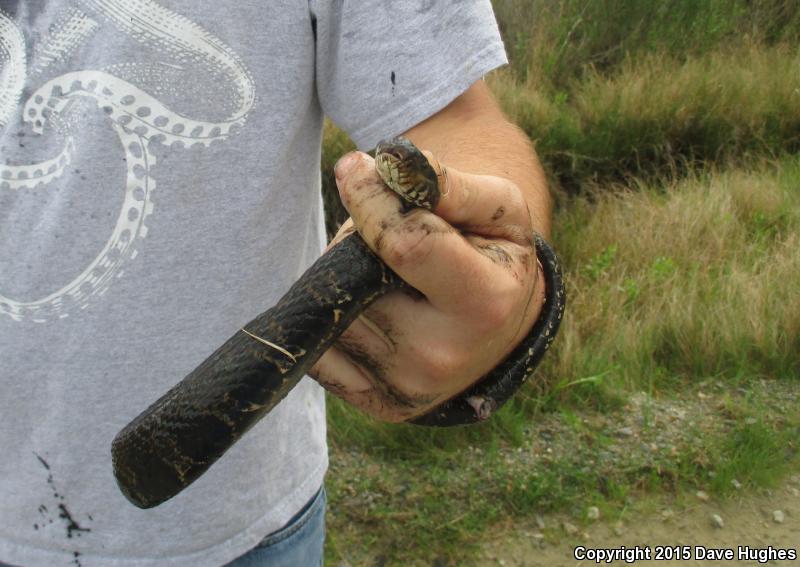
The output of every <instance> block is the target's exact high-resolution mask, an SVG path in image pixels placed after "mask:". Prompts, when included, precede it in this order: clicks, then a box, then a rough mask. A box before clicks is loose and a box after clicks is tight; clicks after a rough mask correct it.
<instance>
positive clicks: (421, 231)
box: [336, 152, 535, 320]
mask: <svg viewBox="0 0 800 567" xmlns="http://www.w3.org/2000/svg"><path fill="white" fill-rule="evenodd" d="M434 167H438V168H440V170H441V167H442V166H441V164H435V165H434ZM336 176H337V184H338V185H339V191H340V195H341V197H342V202H343V203H344V205H345V207H346V208H347V210H348V211H349V212H350V214H351V215H352V218H353V221H354V223H355V225H356V226H357V227H358V229H359V232H360V233H361V235H362V236H363V237H364V239H365V241H366V242H367V244H368V245H369V246H370V247H371V248H372V249H373V250H374V251H375V252H376V253H377V254H378V255H379V256H381V257H382V258H383V260H384V261H385V262H386V263H387V264H388V265H389V266H390V267H391V268H392V269H393V270H394V271H395V272H397V273H398V275H399V276H400V277H401V278H403V279H404V280H405V281H406V282H408V283H409V284H410V285H411V286H413V287H415V288H416V289H418V290H419V291H421V292H422V293H423V294H425V296H426V298H427V299H428V300H429V301H430V302H431V303H433V304H434V305H435V306H436V307H437V308H439V309H442V310H444V311H447V312H450V313H452V312H469V313H482V312H484V311H487V310H490V311H492V313H493V314H492V315H491V317H490V319H491V320H494V319H495V317H502V316H503V314H504V313H506V311H507V310H506V304H505V303H503V302H502V301H501V300H500V299H498V298H504V297H508V298H509V301H508V304H511V303H512V300H513V298H514V297H515V296H516V294H518V292H519V290H518V287H517V286H518V285H519V284H520V282H522V281H524V280H525V279H526V278H525V277H524V274H521V273H519V271H520V270H529V269H530V267H531V266H532V265H533V264H535V254H534V253H533V248H532V246H531V236H530V231H529V230H526V229H525V228H523V227H526V226H529V225H530V221H529V219H528V218H527V209H526V208H525V207H524V202H522V201H521V197H519V196H515V194H514V186H513V184H511V183H510V182H504V180H502V179H500V178H495V177H492V176H480V175H471V174H463V173H461V172H459V171H456V170H450V169H448V170H447V184H448V187H447V188H446V193H447V194H446V196H445V197H444V198H443V199H442V200H441V201H440V205H439V207H438V208H437V210H436V213H437V214H432V213H430V212H429V211H426V210H424V209H412V210H411V211H409V212H404V210H403V207H401V205H400V200H399V197H397V196H396V195H395V194H394V193H393V192H392V191H391V190H390V189H388V188H387V187H386V186H385V185H384V184H383V182H382V181H381V180H380V178H379V177H378V175H377V173H375V171H374V161H373V160H372V158H370V157H369V156H367V155H366V154H363V153H360V152H352V153H350V154H347V155H346V156H345V157H344V158H342V160H340V162H339V164H337V167H336ZM517 193H518V191H517ZM520 203H522V204H520ZM439 215H441V216H439ZM448 220H449V221H450V222H447V221H448ZM451 223H452V224H451ZM453 225H461V226H462V227H463V226H470V227H473V228H474V227H479V226H480V227H483V228H481V230H480V234H477V235H476V234H468V235H466V236H465V235H462V233H461V232H460V231H459V230H457V229H456V228H455V227H454V226H453ZM459 228H461V227H459ZM476 232H477V231H476ZM498 264H500V265H503V266H504V267H505V268H507V269H508V270H510V272H511V273H510V274H509V275H510V277H508V278H498V277H497V266H498ZM488 291H491V297H493V298H495V301H494V302H493V303H492V305H488V306H487V305H486V300H485V298H486V297H487V292H488ZM495 312H497V314H496V315H494V313H495Z"/></svg>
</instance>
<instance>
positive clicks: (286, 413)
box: [0, 0, 550, 567]
mask: <svg viewBox="0 0 800 567" xmlns="http://www.w3.org/2000/svg"><path fill="white" fill-rule="evenodd" d="M0 51H1V52H2V53H0V61H2V65H3V67H2V69H3V71H2V73H1V74H0V126H1V127H2V131H1V132H0V154H1V155H2V160H0V360H2V365H1V366H0V384H2V390H3V396H2V402H1V403H0V408H1V409H2V411H0V416H2V417H0V420H2V427H1V428H0V443H2V450H3V459H2V461H0V563H4V564H6V565H22V566H25V567H39V566H47V567H53V566H67V565H79V566H83V567H97V566H101V567H109V566H110V567H117V566H119V567H145V566H148V567H149V566H175V567H177V566H183V565H192V566H194V567H201V566H206V565H208V566H217V565H225V564H231V565H235V566H239V567H246V566H247V565H312V564H319V563H321V561H322V559H321V553H322V541H323V533H324V527H323V515H324V491H323V490H322V489H321V486H322V483H323V478H324V474H325V471H326V467H327V452H326V445H325V413H324V396H323V389H322V388H320V387H319V385H318V384H317V383H316V382H314V381H313V380H311V379H309V378H305V379H304V380H303V381H302V382H301V383H300V384H299V385H298V386H297V387H296V388H294V390H292V391H291V392H290V393H289V395H288V396H287V398H286V399H285V400H284V401H283V402H281V403H280V404H279V405H278V406H277V407H276V408H275V409H274V410H273V411H272V412H271V413H270V414H269V415H268V416H267V417H266V418H265V419H263V420H262V421H261V422H260V423H259V424H258V425H257V426H256V427H255V428H254V429H253V430H251V431H250V432H249V433H248V434H247V435H245V437H244V438H243V439H242V440H241V441H240V442H239V443H238V444H237V445H236V446H234V447H233V448H232V449H231V450H230V451H229V452H228V453H227V454H226V455H225V457H224V458H223V459H221V460H220V461H219V462H218V463H217V464H216V465H215V466H214V467H212V468H211V469H210V470H209V471H208V473H207V474H205V475H204V476H203V477H202V478H200V479H199V480H198V481H197V482H195V483H194V484H193V485H192V486H190V487H189V488H187V489H186V490H185V491H184V492H182V493H181V494H179V495H178V496H176V497H175V498H173V499H171V500H169V501H168V502H166V503H164V504H162V505H160V506H158V507H156V508H153V509H150V510H140V509H137V508H135V507H134V506H132V505H131V504H130V503H128V502H127V501H126V500H125V499H124V497H123V496H122V494H121V493H120V491H119V490H118V488H117V486H116V485H115V481H114V478H113V475H112V468H111V462H110V451H109V446H110V442H111V440H112V439H113V437H114V435H115V434H116V432H117V431H118V430H119V429H120V428H121V427H123V426H124V425H125V424H126V423H127V422H129V421H130V420H131V419H132V418H133V417H135V416H136V415H137V414H138V413H140V412H141V411H142V410H143V409H145V408H146V407H147V406H148V405H149V404H150V403H151V402H152V401H154V400H155V399H156V398H158V397H159V396H160V395H161V394H163V393H164V392H165V391H166V390H167V389H168V388H169V387H171V386H172V385H173V384H174V383H176V382H177V381H178V380H180V379H181V378H182V377H183V376H185V375H186V374H187V373H188V372H189V371H190V370H192V369H193V368H194V367H195V366H196V365H197V364H198V363H199V362H200V361H202V360H203V359H204V358H205V357H206V356H208V354H210V353H211V352H213V351H214V349H215V348H216V347H217V346H218V345H219V344H221V343H222V342H223V341H224V340H226V339H227V338H228V337H229V336H230V335H232V334H233V333H234V332H236V331H237V330H238V329H239V328H241V327H242V325H243V324H244V323H246V322H247V321H248V320H250V319H251V318H252V317H254V316H255V315H256V314H258V313H260V312H262V311H263V310H265V309H266V308H267V307H269V306H270V305H272V304H273V303H274V302H275V301H276V300H277V298H278V297H280V295H281V294H282V293H284V292H285V291H286V290H287V289H288V287H289V286H290V285H291V283H292V282H293V281H294V280H295V279H296V278H297V277H298V276H299V275H300V274H301V273H302V272H303V271H304V270H305V268H306V267H308V266H309V265H310V264H311V263H312V262H313V261H314V260H315V259H316V258H317V257H318V256H319V254H320V252H321V251H322V248H323V246H324V227H323V216H322V208H321V198H320V190H319V189H320V173H319V167H318V165H319V161H320V146H321V132H322V125H323V116H324V115H328V116H330V117H331V119H332V120H333V121H335V122H336V123H337V124H338V125H340V126H341V127H342V128H344V129H345V130H346V131H347V132H348V133H349V134H350V136H351V137H352V138H353V140H355V142H356V143H357V145H358V147H359V148H360V149H361V150H367V149H370V148H372V147H373V146H374V145H375V144H376V142H377V141H378V140H379V139H381V138H385V137H389V136H393V135H397V134H401V133H404V134H405V135H406V136H408V137H409V138H410V139H411V140H412V141H413V142H415V143H416V144H417V145H418V146H419V147H421V148H423V149H425V150H426V151H427V152H428V154H427V155H428V156H429V157H430V159H431V162H432V163H433V164H434V165H435V167H436V168H437V172H438V173H439V174H440V175H441V181H442V184H443V192H444V194H445V196H444V197H443V199H442V200H441V202H440V204H439V205H438V207H437V209H436V210H435V211H434V212H430V211H422V210H420V211H414V212H412V213H409V214H405V215H404V214H401V213H399V212H398V206H397V200H396V197H394V196H392V195H391V194H389V193H388V190H387V189H386V188H385V187H383V186H382V185H381V184H380V183H379V181H378V178H377V176H376V174H375V172H374V168H373V163H372V160H371V158H370V157H369V156H368V155H366V154H364V153H361V152H354V153H350V154H348V155H346V156H344V157H343V158H342V159H341V160H340V161H339V163H338V164H337V166H336V177H337V183H338V186H339V189H340V193H341V197H342V200H343V202H344V204H345V206H346V207H347V209H348V211H349V213H350V214H351V216H352V220H351V221H349V223H348V224H347V226H345V227H343V230H342V232H341V233H340V235H339V237H341V236H342V235H343V234H345V233H346V232H348V231H349V230H352V229H353V227H357V228H358V230H359V232H360V233H361V234H362V235H363V237H364V238H365V240H366V242H367V243H368V244H369V245H370V246H371V247H372V248H373V249H374V250H376V252H377V253H378V254H379V255H380V256H381V257H382V258H383V259H384V260H385V261H386V262H387V263H388V265H389V266H390V267H392V268H393V269H394V270H395V271H396V272H397V273H398V274H399V275H400V276H401V277H403V278H404V279H405V280H406V281H408V282H409V283H410V284H411V285H412V286H414V287H415V288H416V289H417V290H418V291H419V293H415V294H409V293H400V292H398V293H393V294H391V295H389V296H386V297H384V298H382V299H381V300H379V301H378V302H377V303H376V304H374V305H373V306H372V307H370V308H369V310H368V311H366V312H365V313H364V316H363V317H361V318H360V319H359V320H358V321H357V322H356V323H354V324H353V325H352V326H351V328H350V329H349V330H348V332H347V333H346V334H345V335H343V337H342V339H341V340H340V341H339V342H338V343H337V345H336V346H335V347H334V348H332V349H331V350H329V351H328V353H326V354H325V355H324V356H323V357H322V358H321V359H320V361H319V362H318V363H317V365H316V366H315V368H314V369H313V372H312V374H313V375H314V376H315V377H316V378H317V379H318V380H319V383H321V384H322V385H323V386H325V387H326V388H328V389H329V390H331V391H332V392H334V393H336V394H337V395H340V396H342V397H344V398H345V399H347V400H348V401H350V402H351V403H353V404H354V405H356V406H358V407H360V408H361V409H363V410H364V411H367V412H369V413H371V414H372V415H374V416H376V417H377V418H379V419H385V420H390V421H401V420H405V419H408V418H409V417H413V416H414V415H419V414H421V413H424V412H425V411H426V410H427V409H429V408H431V407H433V406H435V405H437V404H438V403H440V402H441V401H442V400H444V399H446V398H447V397H449V396H450V395H452V394H454V393H456V392H458V391H460V390H461V389H463V388H464V387H465V386H466V385H467V384H468V383H470V381H474V380H475V379H476V378H477V377H479V376H480V375H481V374H483V373H485V372H486V371H487V370H489V369H490V368H492V367H493V366H494V365H496V364H497V363H498V362H499V361H500V360H501V359H502V358H503V357H504V356H505V355H506V354H507V353H508V352H509V351H510V349H511V348H512V347H513V346H514V344H515V343H517V342H519V340H520V339H521V338H522V337H523V336H524V335H525V334H526V333H527V332H528V330H529V329H530V328H531V326H532V323H533V322H534V321H535V319H536V317H537V315H538V312H539V310H540V308H541V302H542V298H543V293H544V291H543V289H542V288H543V284H542V281H541V274H540V273H539V271H538V270H537V264H536V258H535V251H534V248H533V245H532V239H531V234H532V232H533V231H534V230H535V231H538V232H540V233H542V234H544V235H545V236H547V235H548V234H549V230H550V220H549V218H550V204H549V200H548V194H547V188H546V184H545V181H544V177H543V175H542V172H541V169H540V167H539V165H538V162H537V160H536V156H535V154H534V152H533V150H532V149H531V146H530V143H529V142H528V140H527V139H526V138H525V136H524V135H523V134H522V133H521V132H520V131H519V130H518V129H517V128H516V127H515V126H513V125H511V124H510V123H509V122H508V121H507V120H506V119H505V117H504V116H503V114H502V112H501V110H500V109H499V107H498V105H497V103H496V101H495V100H494V99H493V98H492V96H491V95H490V93H489V91H488V89H487V87H486V86H485V84H484V83H483V81H482V77H483V76H484V75H485V74H486V73H488V72H489V71H491V70H493V69H495V68H497V67H499V66H501V65H503V64H504V63H506V56H505V52H504V48H503V44H502V41H501V39H500V35H499V32H498V29H497V24H496V22H495V20H494V17H493V13H492V7H491V4H490V2H489V0H465V1H463V2H459V3H457V4H456V3H449V2H448V3H444V2H432V1H431V0H415V1H407V2H385V1H383V0H365V1H362V2H357V3H356V2H353V3H350V2H322V1H320V0H307V1H303V2H291V3H279V4H275V5H273V4H269V3H264V2H262V1H255V0H243V1H240V2H236V3H235V4H230V3H225V2H206V1H202V2H196V1H194V2H167V1H166V0H48V1H44V0H25V1H24V2H23V1H4V2H2V3H0Z"/></svg>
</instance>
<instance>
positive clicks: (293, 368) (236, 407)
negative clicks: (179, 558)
mask: <svg viewBox="0 0 800 567" xmlns="http://www.w3.org/2000/svg"><path fill="white" fill-rule="evenodd" d="M375 168H376V171H377V172H378V174H379V175H380V177H381V179H382V180H383V181H384V183H385V184H386V185H387V186H389V188H391V189H392V190H393V191H394V192H395V193H397V195H398V196H400V197H401V202H402V203H403V205H401V208H402V209H410V208H412V207H423V208H426V209H429V210H433V209H434V208H435V206H436V204H437V203H438V201H439V199H440V196H441V193H440V188H439V179H438V176H437V173H436V170H435V169H434V168H433V166H432V165H431V164H430V163H429V162H428V160H427V158H426V157H425V155H424V154H422V152H421V151H420V150H419V149H418V148H417V147H416V146H414V144H413V143H412V142H411V141H409V140H408V139H406V138H402V137H396V138H391V139H388V140H385V141H382V142H380V143H379V144H378V145H377V147H376V150H375ZM533 241H534V244H535V248H536V253H537V259H538V261H539V262H540V263H541V265H542V270H543V272H544V276H545V285H546V293H545V303H544V306H543V307H542V311H541V313H540V315H539V318H538V319H537V321H536V322H535V323H534V326H533V328H532V330H531V331H530V332H529V334H528V335H527V336H526V337H525V338H524V339H523V340H522V342H521V343H520V344H519V345H517V346H516V347H515V348H514V349H513V350H512V352H511V353H510V354H509V355H508V356H507V357H506V358H505V359H504V360H503V361H502V362H501V363H500V364H499V365H497V366H496V367H495V368H494V369H493V370H491V371H490V372H489V373H488V374H486V375H485V376H483V377H481V378H480V379H478V380H477V381H476V382H475V383H474V384H473V385H472V386H470V387H469V388H467V389H466V390H465V391H463V392H461V393H459V394H458V395H456V396H455V397H453V398H451V399H449V400H447V401H445V402H444V403H442V404H440V405H438V406H437V407H435V408H433V409H432V410H429V411H428V412H427V413H425V414H423V415H420V416H418V417H414V418H411V419H410V420H409V422H410V423H413V424H416V425H424V426H439V427H447V426H455V425H466V424H472V423H477V422H480V421H483V420H485V419H487V418H488V417H489V416H490V415H492V414H493V413H494V412H495V411H496V410H497V409H498V408H499V407H501V406H502V405H503V404H504V403H505V402H506V401H507V400H508V399H509V398H510V397H511V396H512V395H513V394H514V393H515V392H516V391H517V390H518V389H519V387H520V386H521V385H522V384H523V383H524V382H525V381H526V380H527V379H528V378H529V377H530V376H531V375H532V374H533V372H534V369H535V368H536V366H537V365H538V363H539V361H540V360H541V359H542V357H543V356H544V354H545V352H546V351H547V349H548V348H549V347H550V345H551V343H552V341H553V339H554V338H555V335H556V332H557V331H558V328H559V324H560V321H561V319H562V316H563V312H564V306H565V302H566V296H565V292H564V285H563V281H562V275H561V267H560V264H559V260H558V257H557V256H556V254H555V252H554V251H553V249H552V247H551V246H550V245H549V244H548V243H547V241H546V240H545V239H544V238H543V237H542V236H541V235H539V234H536V233H534V235H533ZM404 288H410V286H409V285H408V284H407V283H405V282H404V281H403V280H402V279H401V278H400V277H399V276H398V275H397V274H395V273H394V272H393V271H392V270H391V269H390V268H389V267H388V266H387V265H386V264H385V263H384V262H383V261H382V260H381V259H380V258H379V257H378V256H377V255H376V254H375V253H374V252H373V251H372V250H371V249H370V248H369V246H368V245H367V244H366V243H365V242H364V240H363V239H362V238H361V236H360V235H359V233H358V232H353V233H351V234H349V235H348V236H346V237H344V238H343V239H342V240H341V241H339V242H338V243H337V244H335V245H334V246H332V247H330V248H329V249H328V250H327V252H325V253H324V254H323V255H322V256H320V258H319V259H318V260H317V261H316V262H314V263H313V264H312V265H311V267H310V268H308V270H307V271H306V272H305V273H304V274H303V275H302V276H301V277H300V278H299V279H298V280H297V281H296V282H295V283H294V284H293V285H292V286H291V288H290V289H289V291H287V292H286V294H285V295H284V296H283V297H282V298H281V299H280V300H279V301H278V302H277V303H276V304H275V306H273V307H272V308H270V309H268V310H267V311H265V312H264V313H262V314H260V315H258V316H257V317H256V318H254V319H253V320H252V321H250V322H249V323H247V324H246V325H245V326H244V327H243V328H242V329H240V330H239V331H237V332H236V333H235V334H234V335H233V336H232V337H231V338H230V339H228V340H227V341H226V342H225V343H224V344H223V345H222V346H220V347H219V348H218V349H217V350H216V351H215V352H214V353H213V354H211V355H210V356H209V357H208V358H206V359H205V360H204V361H203V362H202V363H201V364H200V365H199V366H197V368H195V369H194V370H193V371H192V372H190V373H189V374H188V375H187V376H186V377H185V378H184V379H183V380H182V381H180V382H179V383H178V384H176V385H175V386H174V387H172V388H171V389H170V390H169V391H168V392H167V393H165V394H164V395H163V396H162V397H161V398H159V399H158V400H157V401H155V402H154V403H153V404H152V405H150V407H148V408H147V409H146V410H145V411H143V412H142V413H141V414H139V415H138V416H137V417H136V418H134V419H133V420H132V421H131V422H130V423H128V424H127V425H126V426H125V427H124V428H123V429H122V430H120V431H119V433H118V434H117V435H116V437H115V438H114V440H113V442H112V444H111V456H112V466H113V472H114V476H115V478H116V480H117V484H118V486H119V488H120V490H121V492H122V494H123V495H124V496H125V497H126V498H127V499H128V500H129V501H130V502H132V503H133V504H134V505H136V506H137V507H140V508H152V507H154V506H158V505H159V504H161V503H163V502H165V501H166V500H168V499H170V498H172V497H173V496H175V495H176V494H178V493H179V492H181V491H182V490H183V489H184V488H186V487H187V486H189V485H190V484H191V483H192V482H194V481H195V480H196V479H197V478H199V477H200V476H201V475H202V474H203V473H204V472H205V471H206V470H208V468H209V467H210V466H211V465H212V464H213V463H214V462H216V461H217V460H218V459H219V458H220V457H221V456H222V455H223V454H224V453H225V452H226V451H227V450H228V449H229V448H230V447H231V446H232V445H233V444H234V443H236V441H238V440H239V439H240V438H241V437H242V436H243V435H244V434H245V433H246V432H247V431H248V430H249V429H250V428H251V427H253V425H255V424H256V423H257V422H258V421H259V420H260V419H261V418H263V417H264V416H265V415H266V414H267V413H269V411H270V410H272V408H274V407H275V406H276V405H277V404H278V403H279V402H280V401H281V400H282V399H283V398H284V397H285V396H286V395H287V394H288V393H289V391H290V390H291V389H292V388H293V387H294V386H295V385H297V383H298V382H299V381H300V380H301V379H302V378H303V377H304V376H305V375H306V374H307V373H308V371H309V370H310V369H311V367H312V366H313V365H314V363H315V362H316V361H317V360H318V359H319V357H320V356H322V354H324V353H325V351H326V350H327V349H328V348H329V347H331V346H332V345H333V344H334V342H335V341H336V340H337V338H338V337H339V336H340V335H341V334H342V333H343V332H344V331H345V330H346V329H347V327H348V326H349V325H350V323H352V322H353V321H354V320H355V319H356V318H357V317H358V316H359V315H360V314H361V313H362V312H363V311H364V310H365V309H366V308H367V307H368V306H369V305H370V304H371V303H372V302H374V301H375V300H376V299H378V298H379V297H382V296H383V295H385V294H387V293H389V292H390V291H395V290H400V289H404Z"/></svg>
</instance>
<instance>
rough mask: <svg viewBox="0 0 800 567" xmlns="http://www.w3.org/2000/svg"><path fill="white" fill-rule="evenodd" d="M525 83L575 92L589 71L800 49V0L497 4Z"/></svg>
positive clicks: (503, 0) (499, 0)
mask: <svg viewBox="0 0 800 567" xmlns="http://www.w3.org/2000/svg"><path fill="white" fill-rule="evenodd" d="M492 4H493V6H494V9H495V14H496V16H497V19H498V22H499V24H500V29H501V32H502V35H503V38H504V40H505V43H506V49H507V51H508V53H509V56H510V59H511V67H512V70H513V72H514V74H515V76H517V77H518V78H519V79H520V80H521V82H523V83H525V82H526V81H528V79H531V80H532V81H533V82H534V84H536V85H537V87H538V88H539V89H547V90H553V91H563V90H569V89H570V88H571V86H572V85H573V81H574V80H575V79H581V78H582V77H583V75H584V74H585V73H586V72H600V73H603V74H606V73H609V74H613V72H614V70H615V68H616V67H618V66H619V65H621V64H623V63H624V62H625V61H627V60H629V59H634V60H635V59H638V58H639V57H642V56H644V57H647V56H649V55H651V54H653V53H660V54H663V55H666V56H669V57H671V58H675V59H677V60H679V61H683V60H685V59H687V58H691V57H696V56H700V55H703V54H706V53H709V52H712V51H718V50H724V49H728V48H731V47H734V48H735V47H738V46H740V45H741V44H742V42H744V43H758V44H760V45H764V46H771V45H776V44H779V43H791V44H796V43H797V40H798V38H800V4H798V3H797V2H795V1H794V0H702V1H697V0H661V1H659V2H648V1H645V2H642V1H640V0H493V2H492Z"/></svg>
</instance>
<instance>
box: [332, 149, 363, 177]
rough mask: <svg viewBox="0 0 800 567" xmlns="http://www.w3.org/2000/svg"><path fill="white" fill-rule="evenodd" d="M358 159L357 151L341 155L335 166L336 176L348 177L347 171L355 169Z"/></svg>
mask: <svg viewBox="0 0 800 567" xmlns="http://www.w3.org/2000/svg"><path fill="white" fill-rule="evenodd" d="M357 161H358V154H357V153H356V152H350V153H347V154H345V155H343V156H342V157H340V158H339V161H337V162H336V165H335V166H333V174H334V175H335V176H336V179H339V180H341V179H342V178H344V177H346V176H347V173H348V172H349V171H350V170H351V169H353V166H354V165H355V164H356V162H357Z"/></svg>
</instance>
